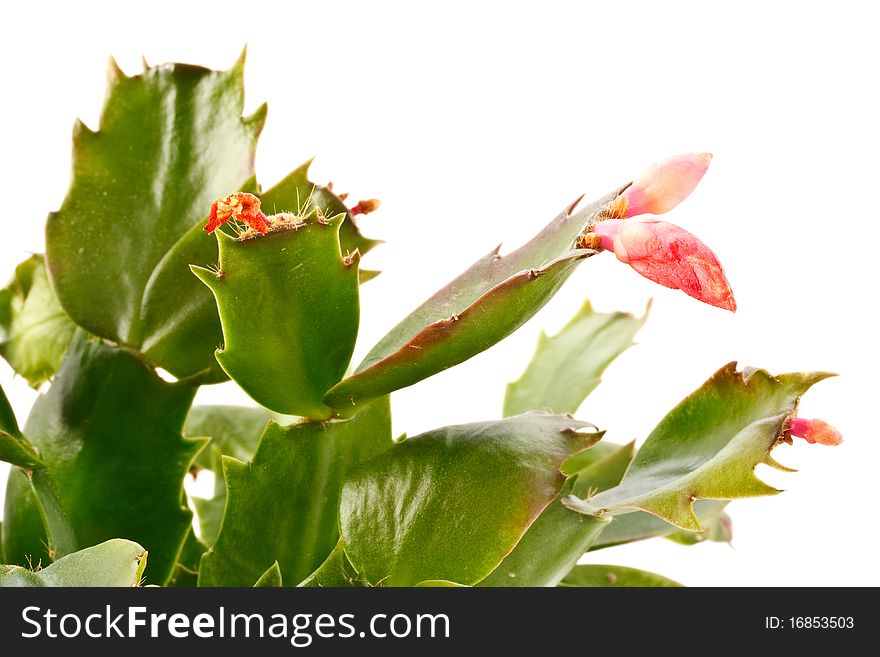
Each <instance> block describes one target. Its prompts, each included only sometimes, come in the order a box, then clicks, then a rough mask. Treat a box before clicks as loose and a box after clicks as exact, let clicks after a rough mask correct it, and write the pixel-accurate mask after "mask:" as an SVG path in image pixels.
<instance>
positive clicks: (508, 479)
mask: <svg viewBox="0 0 880 657" xmlns="http://www.w3.org/2000/svg"><path fill="white" fill-rule="evenodd" d="M585 426H587V425H586V424H585V423H582V422H578V421H575V420H572V419H570V418H568V417H566V416H556V415H545V414H538V413H535V414H526V415H521V416H518V417H514V418H508V419H506V420H501V421H496V422H481V423H475V424H465V425H458V426H451V427H446V428H443V429H437V430H435V431H430V432H428V433H425V434H422V435H420V436H417V437H415V438H410V439H407V440H405V441H404V442H402V443H400V444H397V445H395V446H394V447H392V448H391V449H390V450H388V451H387V452H385V453H383V454H381V455H379V456H377V457H376V458H374V459H372V460H371V461H369V462H367V463H364V464H363V465H362V466H360V467H359V468H357V469H355V470H354V471H353V472H352V473H351V474H350V476H349V477H348V480H347V481H346V483H345V487H344V489H343V493H342V501H341V506H340V526H341V530H342V538H343V540H344V543H345V551H346V554H347V555H348V558H349V559H350V561H351V563H352V564H353V566H354V568H355V570H356V571H357V572H359V573H363V575H364V576H365V577H366V579H367V581H369V582H370V583H371V584H373V585H387V586H411V585H414V584H417V583H419V582H421V581H424V580H448V581H451V582H458V583H461V584H474V583H476V582H479V581H480V580H482V579H483V578H484V577H486V576H487V575H488V574H489V573H490V572H492V570H494V569H495V567H496V566H497V565H498V564H499V563H500V562H501V560H502V559H504V557H505V556H507V555H508V554H509V553H510V551H511V550H512V549H513V548H514V546H515V545H516V544H517V542H518V541H519V540H520V538H521V537H522V535H523V534H524V533H525V532H526V530H527V529H528V528H529V526H530V525H531V524H532V523H533V522H534V521H535V519H536V518H537V517H538V516H539V515H540V514H541V512H542V511H543V510H544V509H545V507H546V506H547V505H548V504H549V503H550V502H551V501H552V500H553V499H554V498H555V497H556V495H557V494H558V493H559V491H560V489H561V488H562V486H563V484H564V482H565V478H564V477H563V475H562V474H561V473H560V472H559V466H560V464H561V463H562V462H563V461H564V460H565V459H566V458H568V457H569V456H571V454H573V453H575V452H578V451H580V450H582V449H585V448H586V447H589V446H590V445H592V444H593V443H594V442H595V441H596V440H597V439H598V435H597V434H595V433H591V434H583V433H579V432H578V429H581V428H583V427H585Z"/></svg>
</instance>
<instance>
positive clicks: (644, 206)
mask: <svg viewBox="0 0 880 657" xmlns="http://www.w3.org/2000/svg"><path fill="white" fill-rule="evenodd" d="M711 161H712V155H711V154H710V153H688V154H686V155H676V156H675V157H670V158H669V159H668V160H663V161H662V162H657V163H656V164H653V165H651V166H650V167H648V168H647V169H646V170H644V171H642V173H640V174H639V176H638V177H637V178H636V179H635V180H634V181H633V184H632V185H630V186H629V187H627V188H626V190H625V191H624V192H623V194H621V197H623V199H625V201H626V203H625V204H624V205H625V207H623V208H622V210H623V212H622V213H620V214H617V216H619V217H620V216H622V217H635V216H637V215H640V214H663V213H664V212H669V211H670V210H671V209H672V208H674V207H675V206H676V205H678V204H679V203H681V202H682V201H683V200H685V199H686V198H687V197H688V196H690V193H691V192H692V191H694V189H695V188H696V186H697V185H698V184H699V182H700V180H701V179H702V178H703V175H704V174H705V173H706V170H707V169H708V168H709V163H710V162H711Z"/></svg>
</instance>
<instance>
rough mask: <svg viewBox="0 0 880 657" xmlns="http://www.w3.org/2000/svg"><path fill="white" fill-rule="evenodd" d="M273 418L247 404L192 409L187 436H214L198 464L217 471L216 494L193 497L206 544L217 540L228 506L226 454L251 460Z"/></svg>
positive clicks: (192, 500) (240, 459)
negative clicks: (224, 466)
mask: <svg viewBox="0 0 880 657" xmlns="http://www.w3.org/2000/svg"><path fill="white" fill-rule="evenodd" d="M270 418H271V416H270V414H269V412H268V411H266V410H264V409H262V408H248V407H245V406H193V407H192V409H190V412H189V415H187V418H186V425H185V426H184V430H183V433H184V435H185V436H191V437H194V438H195V437H210V439H211V442H210V443H209V444H208V445H206V446H205V449H203V450H202V451H201V452H199V455H198V456H197V457H196V460H195V467H196V468H198V469H199V471H201V470H209V471H211V472H212V473H213V474H214V496H213V497H212V498H210V499H203V498H199V497H192V498H190V501H191V502H192V503H193V505H194V506H195V508H196V516H197V517H198V523H199V530H200V532H199V537H200V538H201V540H202V541H203V542H204V543H205V544H207V545H213V544H214V541H215V540H217V534H218V533H219V532H220V522H221V520H222V519H223V509H224V508H225V507H226V480H225V479H224V478H223V456H224V455H227V456H231V457H233V458H236V459H238V460H239V461H249V460H250V459H251V458H252V457H253V455H254V452H256V451H257V446H258V445H259V444H260V437H261V436H262V435H263V431H264V429H265V428H266V424H267V423H268V422H269V419H270ZM196 476H198V473H197V474H196Z"/></svg>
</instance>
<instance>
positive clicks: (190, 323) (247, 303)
mask: <svg viewBox="0 0 880 657" xmlns="http://www.w3.org/2000/svg"><path fill="white" fill-rule="evenodd" d="M111 73H112V75H111V82H110V88H109V93H108V98H107V101H106V105H105V107H104V111H103V114H102V118H101V123H100V129H99V130H98V131H92V130H90V129H89V128H87V127H86V126H85V125H83V124H78V125H77V126H76V129H75V131H74V171H73V181H72V184H71V188H70V191H69V193H68V196H67V198H66V199H65V201H64V204H63V205H62V207H61V208H60V210H59V211H58V212H56V213H54V214H52V215H51V216H50V217H49V219H48V224H47V233H46V235H47V240H46V248H47V253H46V256H45V258H44V257H43V256H33V257H32V258H30V259H28V260H26V261H25V262H23V263H22V264H21V265H19V266H18V268H17V269H16V271H15V275H14V277H13V279H12V281H11V283H10V285H9V286H8V287H7V288H6V289H4V290H3V291H2V292H0V354H2V355H3V357H4V358H6V360H7V361H8V362H9V363H10V364H11V365H12V367H13V368H14V369H15V371H16V372H17V373H18V374H20V375H21V376H23V377H25V378H26V379H27V380H28V381H29V382H31V383H32V385H34V386H35V387H38V386H41V385H43V384H45V383H46V382H47V381H51V384H50V385H49V386H48V389H47V390H46V391H45V392H44V393H43V394H42V395H41V396H40V398H39V399H38V401H37V402H36V403H35V405H34V407H33V409H32V411H31V413H30V416H29V417H28V419H27V422H26V423H25V424H24V426H23V427H22V428H20V427H19V424H18V422H17V421H16V418H15V417H14V415H13V413H12V410H11V408H10V406H9V404H8V402H7V400H6V397H5V396H4V395H2V394H0V459H2V460H4V461H8V462H9V463H11V464H13V466H14V467H13V470H12V472H11V476H10V478H9V482H8V485H7V492H6V502H5V509H4V514H3V523H2V526H0V563H6V564H11V565H9V566H0V585H15V586H21V585H24V586H53V585H89V584H100V585H137V584H140V583H142V582H147V583H153V584H160V585H174V586H194V585H200V586H251V585H261V586H279V585H282V584H283V585H288V586H293V585H300V586H383V585H392V586H393V585H400V586H416V585H420V586H431V585H443V586H451V585H456V586H474V585H481V586H556V585H559V586H612V585H613V586H626V585H638V586H645V585H660V586H665V585H673V584H674V582H670V581H669V580H665V579H664V578H662V577H659V576H656V575H651V574H650V573H644V572H642V571H636V570H633V569H627V568H618V567H610V566H598V565H579V566H578V565H576V564H577V562H578V561H579V560H580V559H581V558H582V557H583V556H584V554H586V553H587V552H590V551H594V550H598V549H601V548H607V547H610V546H613V545H619V544H622V543H626V542H630V541H634V540H641V539H645V538H650V537H656V536H665V537H667V538H670V539H673V540H677V541H679V542H682V543H694V542H699V541H700V540H705V539H709V540H728V539H729V537H730V533H729V519H728V518H727V516H726V514H725V512H724V507H725V505H726V504H727V502H728V500H731V499H735V498H739V497H746V496H752V495H763V494H769V493H774V492H776V491H775V490H774V489H772V488H770V487H769V486H767V485H766V484H764V483H763V482H761V481H760V480H759V479H757V477H756V476H755V475H754V468H755V466H756V465H757V464H759V463H765V464H769V465H773V466H775V467H781V466H778V464H777V463H776V462H775V461H774V460H773V459H772V458H771V457H770V451H771V450H772V449H773V448H774V447H775V446H776V445H777V443H778V442H779V441H780V439H781V436H782V435H783V430H784V427H785V423H786V422H787V421H788V420H789V418H790V417H791V416H792V415H793V413H794V412H795V410H796V407H797V403H798V400H799V398H800V396H801V395H802V394H803V393H804V392H805V391H806V390H807V389H808V388H809V387H810V386H811V385H812V384H813V383H815V382H817V381H819V380H821V379H822V378H824V377H825V376H826V375H825V374H821V373H819V374H787V375H782V376H776V377H774V376H771V375H770V374H768V373H767V372H764V371H761V370H757V371H755V370H748V371H746V372H739V371H737V369H736V368H735V366H734V365H733V364H730V365H727V366H725V367H723V368H721V369H720V370H719V371H718V372H717V373H716V374H715V375H713V376H712V377H711V378H710V379H709V380H708V381H707V382H706V383H704V384H703V385H702V386H701V387H700V388H699V389H698V390H696V391H695V392H694V393H693V394H692V395H690V396H689V397H687V398H686V399H685V400H684V401H682V402H681V404H680V405H679V406H677V407H676V408H675V409H673V410H672V411H671V412H670V413H669V414H668V415H667V416H666V417H665V418H663V419H662V420H661V421H660V423H659V424H658V425H657V428H656V429H655V430H654V431H653V432H652V433H651V434H650V435H649V436H648V437H647V439H646V440H645V441H644V443H643V444H642V446H641V447H640V448H639V449H638V450H636V449H635V447H634V444H633V443H630V444H627V445H616V444H612V443H609V442H607V441H605V440H600V439H601V438H602V435H603V434H602V432H599V431H597V430H596V429H595V428H594V427H592V425H589V424H587V423H585V422H581V421H578V420H575V419H572V414H573V413H575V412H576V411H577V410H578V408H579V407H580V406H581V404H582V403H583V401H584V400H585V399H586V397H587V396H588V395H589V393H590V392H591V391H592V390H593V389H594V388H595V387H596V386H597V385H598V383H599V380H600V377H601V374H602V372H603V371H604V370H605V368H606V367H607V366H608V365H609V364H610V363H611V361H613V360H614V358H616V356H617V355H619V354H620V353H621V352H622V351H624V350H625V349H627V348H628V347H629V346H630V345H631V344H632V339H633V336H634V335H635V333H636V331H637V330H638V329H639V328H640V326H641V325H642V323H643V322H644V318H641V319H637V318H634V317H632V316H630V315H626V314H622V313H615V314H600V313H596V312H594V311H593V310H592V308H591V307H590V305H589V304H588V303H587V304H585V305H584V307H583V308H582V309H581V310H580V312H579V313H578V314H577V315H576V316H575V317H574V318H573V319H572V321H571V322H570V323H569V324H568V325H567V326H566V327H565V328H564V329H562V330H561V331H560V333H559V334H557V335H555V336H553V337H548V336H546V335H542V336H541V339H540V341H539V344H538V347H537V350H536V352H535V354H534V356H533V358H532V360H531V362H530V363H529V364H528V366H527V367H526V369H525V371H524V373H523V375H522V376H521V378H519V379H518V380H517V381H515V382H513V383H511V384H510V385H509V386H508V389H507V394H506V397H505V404H504V409H503V417H502V418H501V419H496V420H489V421H486V422H480V423H474V424H467V425H459V426H449V427H444V428H441V429H437V430H434V431H429V432H427V433H425V434H422V435H420V436H416V437H412V438H408V439H405V440H396V441H395V440H392V434H391V415H390V401H389V393H391V392H393V391H395V390H399V389H401V388H403V387H406V386H410V385H412V384H415V383H417V382H419V381H421V380H423V379H425V378H427V377H430V376H432V375H433V374H436V373H438V372H440V371H443V370H445V369H447V368H449V367H452V366H455V365H457V364H459V363H461V362H463V361H465V360H467V359H469V358H471V357H472V356H474V355H476V354H478V353H480V352H482V351H484V350H486V349H487V348H489V347H491V346H492V345H494V344H496V343H497V342H499V341H500V340H502V339H503V338H505V337H506V336H507V335H509V334H510V333H512V332H513V331H515V330H516V329H517V328H519V327H520V326H521V325H522V324H523V323H524V322H526V321H527V320H528V319H529V318H531V317H532V316H533V315H534V314H535V313H536V312H537V311H538V310H539V309H540V308H541V307H543V306H544V305H545V304H546V303H547V302H548V301H549V299H550V298H551V297H552V296H553V295H554V294H555V293H556V291H557V290H558V289H559V288H560V286H561V285H562V284H563V283H564V282H565V280H566V279H567V278H568V276H569V275H570V274H571V273H572V272H573V270H574V269H575V268H576V267H577V266H578V265H579V264H580V263H582V262H583V261H584V260H586V259H587V258H589V257H590V256H591V255H592V254H593V253H594V252H593V251H591V250H588V249H579V248H575V244H576V240H577V237H578V235H579V234H580V233H581V232H582V230H583V229H584V227H585V226H586V225H588V224H589V223H590V222H591V221H593V220H594V219H595V218H596V217H597V216H598V215H599V214H600V213H602V212H603V211H605V210H606V209H607V207H608V205H609V204H610V203H611V202H612V201H613V200H614V199H615V198H616V197H617V194H618V191H619V190H614V191H612V193H610V194H609V195H607V196H606V197H604V198H602V199H600V200H598V201H596V202H595V203H592V204H590V205H587V206H585V207H583V208H581V209H579V210H576V209H575V206H571V207H568V208H566V209H565V210H563V211H562V212H561V213H560V214H559V215H558V216H557V217H556V218H554V219H553V220H552V221H551V222H550V223H549V224H548V225H547V226H546V227H545V228H544V229H543V230H541V231H540V232H539V233H538V234H537V235H536V236H535V237H534V238H533V239H532V240H531V241H529V242H528V243H527V244H526V245H524V246H523V247H521V248H520V249H518V250H516V251H514V252H512V253H510V254H507V255H500V254H499V253H498V252H497V251H492V252H490V253H488V254H487V255H486V256H485V257H484V258H481V259H480V260H478V261H477V262H476V263H474V264H473V265H472V266H471V267H470V268H469V269H467V270H466V271H465V272H464V273H462V274H461V275H460V276H458V277H457V278H456V279H455V280H454V281H452V282H451V283H449V285H447V286H446V287H444V288H443V289H441V290H440V291H438V292H437V293H436V294H434V295H433V296H432V297H430V298H429V299H428V300H427V301H426V302H425V303H423V304H422V305H421V306H419V307H418V308H417V309H416V310H414V311H413V312H412V313H410V314H409V315H408V316H407V317H406V318H404V319H403V320H402V321H401V322H400V323H399V324H397V326H395V327H394V328H393V329H391V331H389V333H388V334H387V335H386V336H385V337H384V338H382V339H381V340H380V341H379V343H378V344H376V346H375V347H373V349H372V350H371V351H370V352H369V353H368V355H367V356H366V358H365V359H364V361H363V362H362V363H360V364H359V365H358V366H357V367H356V368H354V369H353V371H351V373H350V374H348V375H347V374H346V373H347V372H349V365H350V360H351V357H352V353H353V349H354V343H355V339H356V337H357V332H358V320H359V313H360V309H359V286H360V285H361V284H363V283H364V282H365V281H366V280H369V279H370V278H372V277H373V276H374V275H375V272H369V271H365V270H361V269H360V267H359V265H360V257H361V256H362V255H363V254H365V253H367V252H368V251H369V250H370V249H371V248H373V246H375V245H376V243H377V242H376V241H374V240H370V239H367V238H365V237H364V236H362V235H361V233H360V231H359V230H358V227H357V226H356V224H355V222H354V220H353V217H352V214H351V213H350V212H349V211H348V209H347V208H346V206H345V204H344V203H343V201H342V199H340V197H338V196H337V195H335V194H334V193H333V191H332V190H331V189H330V188H328V187H322V186H318V185H314V184H313V183H312V182H310V181H309V178H308V163H306V164H305V165H303V166H301V167H299V168H297V169H295V170H294V171H293V172H292V173H290V174H289V175H288V176H287V177H286V178H284V179H283V180H282V181H280V182H279V183H277V184H276V185H275V186H273V187H271V188H269V189H267V190H262V188H261V187H260V185H259V184H258V183H257V181H256V178H255V174H254V170H253V164H254V151H255V147H256V141H257V137H258V135H259V133H260V130H261V128H262V126H263V122H264V118H265V115H266V112H265V106H263V107H261V108H260V109H259V110H257V112H255V113H254V114H253V115H252V116H250V117H246V118H242V115H241V113H242V107H243V93H244V92H243V62H242V61H239V62H238V63H237V64H236V65H235V66H233V68H231V69H230V70H228V71H219V72H218V71H210V70H206V69H203V68H199V67H194V66H185V65H168V66H161V67H155V68H148V69H146V70H145V71H144V72H143V73H142V74H140V75H137V76H134V77H127V76H125V75H123V74H122V73H121V72H120V71H119V70H118V69H117V68H115V66H114V67H113V68H112V70H111ZM172 99H173V102H172ZM234 190H240V191H248V192H252V193H257V194H259V196H260V198H261V201H262V204H263V206H264V207H267V208H273V209H276V210H285V209H294V210H296V211H297V213H298V214H299V215H300V216H302V217H303V219H302V220H301V221H297V222H295V225H294V226H292V227H291V229H289V230H277V231H271V232H269V233H267V234H266V235H248V234H238V233H236V231H234V230H232V228H231V227H230V226H225V227H224V228H222V229H220V230H217V231H216V238H215V237H214V236H212V235H207V234H206V233H205V232H204V231H203V230H202V226H203V225H204V223H205V219H206V215H207V210H208V208H209V207H210V205H211V202H212V201H213V200H214V199H216V198H220V197H223V196H225V195H227V194H229V193H230V192H231V191H234ZM575 205H577V204H575ZM240 232H241V231H239V233H240ZM193 272H194V273H195V275H193ZM218 346H219V348H218ZM159 369H162V370H165V371H167V372H168V373H170V374H171V375H173V376H172V377H171V378H174V379H175V380H174V381H173V382H170V381H168V380H167V379H168V378H169V377H167V376H166V377H164V378H163V377H160V376H159V375H158V373H157V370H159ZM227 379H232V380H234V381H235V382H236V383H237V384H238V385H239V386H240V387H241V388H242V389H244V390H245V391H246V392H247V393H248V394H249V395H251V397H253V399H254V400H256V401H257V402H258V403H259V404H260V406H261V408H244V407H231V406H195V407H193V406H192V401H193V398H194V396H195V394H196V392H197V390H198V389H199V387H200V386H203V385H209V384H212V383H217V382H221V381H224V380H227ZM264 409H265V410H264ZM289 416H298V417H299V418H300V419H299V420H297V421H295V422H293V423H290V418H289ZM205 472H210V473H213V476H214V478H215V495H214V496H213V497H212V498H211V499H201V498H190V499H189V500H187V496H186V494H185V493H184V490H183V482H184V478H185V476H186V475H187V474H188V473H196V476H197V477H198V476H202V473H205ZM188 501H189V502H190V504H191V505H192V506H193V507H194V508H195V510H196V521H195V523H194V522H193V513H192V512H191V510H190V505H188V504H187V502H188ZM147 552H148V553H149V565H148V567H146V568H145V566H146V565H147Z"/></svg>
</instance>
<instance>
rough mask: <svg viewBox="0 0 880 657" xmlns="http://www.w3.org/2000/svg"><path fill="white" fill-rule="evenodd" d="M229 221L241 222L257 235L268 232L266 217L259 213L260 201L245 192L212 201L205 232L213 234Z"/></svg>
mask: <svg viewBox="0 0 880 657" xmlns="http://www.w3.org/2000/svg"><path fill="white" fill-rule="evenodd" d="M230 219H237V220H238V221H242V222H244V223H246V224H247V225H248V226H250V227H251V228H253V229H254V230H255V231H257V232H258V233H265V232H266V231H268V230H269V224H268V222H267V219H268V217H266V215H265V214H263V213H262V212H261V211H260V199H258V198H257V197H256V196H254V195H253V194H248V193H247V192H236V193H235V194H230V195H229V196H226V197H224V198H221V199H219V200H217V201H214V202H213V203H212V204H211V214H210V216H209V217H208V223H207V224H206V225H205V230H206V231H208V232H209V233H213V232H214V231H215V230H217V229H218V228H219V227H220V226H222V225H223V224H225V223H226V222H227V221H229V220H230Z"/></svg>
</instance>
